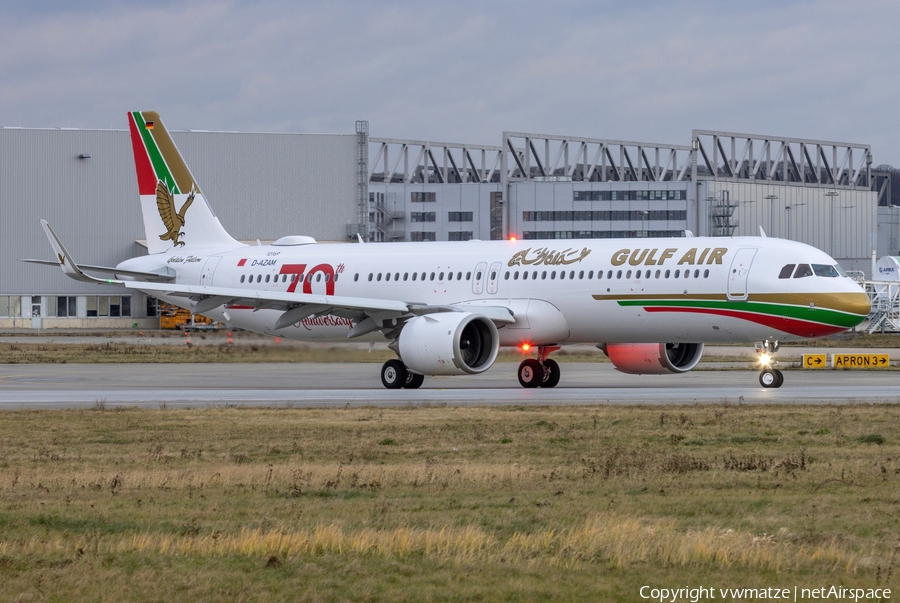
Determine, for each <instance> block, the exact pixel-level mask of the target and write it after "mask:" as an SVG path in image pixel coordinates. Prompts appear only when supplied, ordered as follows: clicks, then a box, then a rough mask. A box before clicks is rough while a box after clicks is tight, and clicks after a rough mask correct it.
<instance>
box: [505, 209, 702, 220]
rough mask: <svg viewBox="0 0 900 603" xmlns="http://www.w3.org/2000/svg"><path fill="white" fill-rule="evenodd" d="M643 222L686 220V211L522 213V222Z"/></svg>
mask: <svg viewBox="0 0 900 603" xmlns="http://www.w3.org/2000/svg"><path fill="white" fill-rule="evenodd" d="M644 220H657V221H658V220H687V210H650V211H647V212H644V211H641V210H637V211H628V210H597V211H570V210H563V211H523V212H522V221H523V222H589V221H602V222H627V221H635V222H641V221H644Z"/></svg>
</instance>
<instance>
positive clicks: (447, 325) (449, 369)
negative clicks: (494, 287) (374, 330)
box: [397, 312, 500, 375]
mask: <svg viewBox="0 0 900 603" xmlns="http://www.w3.org/2000/svg"><path fill="white" fill-rule="evenodd" d="M397 344H398V352H399V353H400V358H401V359H402V360H403V364H405V365H406V366H407V368H409V369H410V370H412V371H413V372H415V373H421V374H423V375H464V374H469V375H474V374H477V373H483V372H484V371H486V370H488V369H489V368H491V365H492V364H494V360H496V359H497V352H498V351H499V349H500V337H499V336H498V334H497V327H496V326H495V325H494V323H493V322H492V321H491V320H490V319H488V318H486V317H484V316H481V315H479V314H473V313H471V312H440V313H437V314H426V315H425V316H417V317H415V318H411V319H410V320H409V321H407V323H406V324H405V325H404V326H403V330H402V331H400V336H399V337H398V338H397Z"/></svg>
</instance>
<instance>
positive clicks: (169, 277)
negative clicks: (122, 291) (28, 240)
mask: <svg viewBox="0 0 900 603" xmlns="http://www.w3.org/2000/svg"><path fill="white" fill-rule="evenodd" d="M19 261H20V262H28V263H29V264H41V265H42V266H55V267H59V262H58V261H56V262H54V261H53V260H31V259H28V260H19ZM78 267H79V268H80V269H81V270H82V271H84V270H87V271H88V272H105V273H107V274H115V275H119V276H130V277H132V278H139V279H142V280H146V281H149V282H151V283H170V282H172V281H174V280H175V275H174V274H161V273H158V272H139V271H137V270H120V269H119V268H115V267H113V266H92V265H90V264H78ZM104 282H106V281H104Z"/></svg>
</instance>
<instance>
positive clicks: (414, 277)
mask: <svg viewBox="0 0 900 603" xmlns="http://www.w3.org/2000/svg"><path fill="white" fill-rule="evenodd" d="M445 274H446V276H447V280H448V281H452V280H457V281H461V280H463V276H462V274H463V273H462V272H457V273H456V276H455V277H454V275H453V273H452V272H447V273H444V272H432V273H431V274H430V275H429V274H428V273H427V272H423V273H422V276H421V277H420V276H419V273H418V272H413V273H412V275H410V273H409V272H404V273H403V280H404V281H408V280H413V281H415V280H421V281H424V280H430V281H433V280H435V279H437V280H438V281H443V280H444V275H445ZM381 278H382V274H381V273H380V272H379V273H378V274H375V273H372V272H370V273H369V282H372V281H373V280H374V281H376V282H381ZM392 278H393V280H395V281H399V280H400V273H399V272H395V273H394V274H393V275H391V273H390V272H387V273H385V274H384V280H385V282H387V281H390V280H391V279H392ZM471 278H472V273H471V272H466V280H469V279H471ZM475 278H476V280H477V279H480V278H481V272H480V271H479V272H477V273H476V274H475ZM358 280H359V274H354V275H353V281H354V282H356V281H358Z"/></svg>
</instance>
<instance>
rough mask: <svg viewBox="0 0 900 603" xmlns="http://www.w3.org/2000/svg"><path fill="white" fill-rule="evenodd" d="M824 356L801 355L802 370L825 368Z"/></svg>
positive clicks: (826, 363) (826, 364)
mask: <svg viewBox="0 0 900 603" xmlns="http://www.w3.org/2000/svg"><path fill="white" fill-rule="evenodd" d="M827 366H828V362H827V361H826V359H825V354H803V368H826V367H827Z"/></svg>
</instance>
